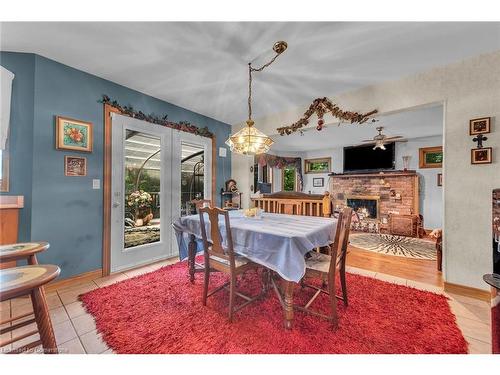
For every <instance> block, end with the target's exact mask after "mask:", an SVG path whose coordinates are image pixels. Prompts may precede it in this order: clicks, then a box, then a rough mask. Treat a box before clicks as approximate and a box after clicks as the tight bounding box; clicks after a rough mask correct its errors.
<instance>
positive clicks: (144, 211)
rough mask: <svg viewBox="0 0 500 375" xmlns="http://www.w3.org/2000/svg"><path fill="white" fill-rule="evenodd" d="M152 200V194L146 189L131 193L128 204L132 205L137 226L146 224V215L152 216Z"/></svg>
mask: <svg viewBox="0 0 500 375" xmlns="http://www.w3.org/2000/svg"><path fill="white" fill-rule="evenodd" d="M152 202H153V198H152V197H151V194H149V193H148V192H146V191H144V190H136V191H134V192H132V193H130V195H129V196H128V199H127V204H128V206H129V207H130V209H131V211H132V212H133V213H134V219H135V221H136V226H141V225H143V224H145V223H144V219H145V218H146V217H149V216H152V212H151V204H152ZM148 221H149V220H148Z"/></svg>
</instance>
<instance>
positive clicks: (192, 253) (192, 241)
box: [188, 234, 197, 283]
mask: <svg viewBox="0 0 500 375" xmlns="http://www.w3.org/2000/svg"><path fill="white" fill-rule="evenodd" d="M196 248H197V244H196V237H195V236H194V234H190V235H189V244H188V267H189V280H190V281H191V282H192V283H194V273H195V258H196Z"/></svg>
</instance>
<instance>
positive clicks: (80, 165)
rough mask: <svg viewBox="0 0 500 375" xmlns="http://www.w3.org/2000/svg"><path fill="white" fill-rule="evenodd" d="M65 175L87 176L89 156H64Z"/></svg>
mask: <svg viewBox="0 0 500 375" xmlns="http://www.w3.org/2000/svg"><path fill="white" fill-rule="evenodd" d="M64 175H65V176H73V177H74V176H86V175H87V158H84V157H81V156H68V155H66V156H65V157H64Z"/></svg>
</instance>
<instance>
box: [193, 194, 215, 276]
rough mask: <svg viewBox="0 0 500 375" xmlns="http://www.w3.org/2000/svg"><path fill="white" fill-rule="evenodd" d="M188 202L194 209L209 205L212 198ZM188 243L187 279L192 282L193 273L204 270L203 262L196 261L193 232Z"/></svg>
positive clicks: (195, 245)
mask: <svg viewBox="0 0 500 375" xmlns="http://www.w3.org/2000/svg"><path fill="white" fill-rule="evenodd" d="M189 203H191V204H194V205H195V207H196V211H197V212H198V210H199V209H200V208H203V207H211V206H212V200H210V199H192V200H191V201H189ZM189 236H190V238H189V245H188V269H189V280H190V281H191V282H192V283H194V275H195V274H196V273H199V272H204V271H205V264H204V263H198V262H197V261H196V252H197V250H198V245H197V243H196V237H195V235H194V234H190V235H189Z"/></svg>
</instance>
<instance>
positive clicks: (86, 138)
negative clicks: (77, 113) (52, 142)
mask: <svg viewBox="0 0 500 375" xmlns="http://www.w3.org/2000/svg"><path fill="white" fill-rule="evenodd" d="M56 148H57V149H58V150H74V151H84V152H92V123H91V122H85V121H79V120H73V119H70V118H66V117H60V116H57V118H56Z"/></svg>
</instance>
